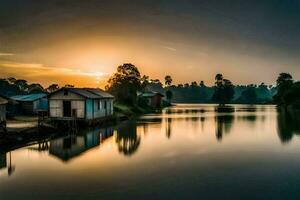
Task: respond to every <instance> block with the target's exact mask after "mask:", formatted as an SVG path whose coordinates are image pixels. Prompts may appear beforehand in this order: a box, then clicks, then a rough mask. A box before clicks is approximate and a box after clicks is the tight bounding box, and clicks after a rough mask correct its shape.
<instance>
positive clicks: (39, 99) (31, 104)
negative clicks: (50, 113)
mask: <svg viewBox="0 0 300 200" xmlns="http://www.w3.org/2000/svg"><path fill="white" fill-rule="evenodd" d="M10 98H11V99H13V100H15V101H17V102H18V103H19V104H18V105H17V112H18V113H19V114H25V115H33V114H37V113H38V111H39V110H48V99H47V94H45V93H37V94H28V95H16V96H12V97H10Z"/></svg>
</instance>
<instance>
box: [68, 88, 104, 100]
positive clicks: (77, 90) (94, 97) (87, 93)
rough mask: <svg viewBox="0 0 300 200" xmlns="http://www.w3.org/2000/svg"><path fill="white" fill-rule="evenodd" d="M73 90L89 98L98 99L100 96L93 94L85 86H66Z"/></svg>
mask: <svg viewBox="0 0 300 200" xmlns="http://www.w3.org/2000/svg"><path fill="white" fill-rule="evenodd" d="M65 89H67V90H69V91H71V92H74V93H75V94H79V95H80V96H83V97H85V98H89V99H98V98H100V97H99V96H98V95H96V94H93V93H91V92H89V91H88V90H86V89H84V88H65Z"/></svg>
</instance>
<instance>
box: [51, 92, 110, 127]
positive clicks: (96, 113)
mask: <svg viewBox="0 0 300 200" xmlns="http://www.w3.org/2000/svg"><path fill="white" fill-rule="evenodd" d="M48 100H49V116H50V118H51V120H72V119H74V118H76V119H78V120H85V121H89V120H96V119H100V118H105V117H107V116H111V115H113V100H114V97H113V96H112V95H110V94H109V93H106V92H104V91H103V90H101V89H93V88H61V89H60V90H57V91H56V92H53V93H51V94H50V95H49V96H48Z"/></svg>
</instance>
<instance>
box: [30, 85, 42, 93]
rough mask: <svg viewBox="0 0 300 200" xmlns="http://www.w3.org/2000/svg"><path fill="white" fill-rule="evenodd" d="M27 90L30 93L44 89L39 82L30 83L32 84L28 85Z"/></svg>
mask: <svg viewBox="0 0 300 200" xmlns="http://www.w3.org/2000/svg"><path fill="white" fill-rule="evenodd" d="M28 92H29V93H30V94H32V93H41V92H45V90H44V88H43V86H41V84H38V83H32V84H30V85H28Z"/></svg>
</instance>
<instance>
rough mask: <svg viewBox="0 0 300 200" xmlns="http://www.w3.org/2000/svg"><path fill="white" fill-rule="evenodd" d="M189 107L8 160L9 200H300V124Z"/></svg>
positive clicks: (0, 170) (1, 168)
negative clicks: (299, 135)
mask: <svg viewBox="0 0 300 200" xmlns="http://www.w3.org/2000/svg"><path fill="white" fill-rule="evenodd" d="M232 107H233V109H234V112H227V113H226V112H222V113H219V112H215V106H214V105H201V104H179V105H177V106H174V107H172V108H167V109H164V110H163V111H162V113H161V114H151V115H145V116H142V117H140V118H138V119H137V120H132V121H126V122H122V123H120V124H118V125H117V126H113V127H108V128H94V129H88V130H84V131H82V132H80V133H77V134H72V133H70V134H68V135H66V136H64V137H61V138H56V139H53V140H51V141H43V142H40V143H39V144H35V145H31V146H27V147H24V148H21V149H17V150H14V151H11V152H7V153H4V154H2V155H0V199H1V200H2V199H3V200H19V199H22V200H24V199H43V200H47V199H49V200H50V199H51V200H53V199H55V200H58V199H72V200H76V199H85V200H86V199H299V198H300V138H299V137H298V134H300V128H299V123H298V122H297V121H296V120H294V119H293V118H292V117H290V116H287V115H286V114H282V113H278V112H277V111H276V107H275V106H273V105H252V106H249V105H248V106H246V105H232Z"/></svg>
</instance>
